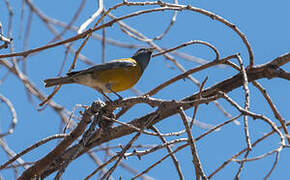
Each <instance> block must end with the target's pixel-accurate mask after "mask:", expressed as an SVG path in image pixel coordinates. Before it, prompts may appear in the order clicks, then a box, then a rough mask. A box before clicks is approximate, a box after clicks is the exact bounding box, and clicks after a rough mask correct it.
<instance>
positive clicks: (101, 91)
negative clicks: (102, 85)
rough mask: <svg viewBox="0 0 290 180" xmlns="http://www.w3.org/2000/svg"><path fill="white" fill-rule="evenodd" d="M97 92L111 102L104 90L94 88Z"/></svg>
mask: <svg viewBox="0 0 290 180" xmlns="http://www.w3.org/2000/svg"><path fill="white" fill-rule="evenodd" d="M96 90H97V91H98V92H100V93H101V94H102V95H103V96H104V97H105V99H106V100H108V101H110V102H113V101H112V100H111V99H110V98H109V96H107V95H106V94H105V93H104V91H103V90H102V89H96Z"/></svg>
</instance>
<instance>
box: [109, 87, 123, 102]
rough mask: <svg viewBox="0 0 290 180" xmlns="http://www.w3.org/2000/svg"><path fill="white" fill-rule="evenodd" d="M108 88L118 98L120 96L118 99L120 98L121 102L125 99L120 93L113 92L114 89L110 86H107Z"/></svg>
mask: <svg viewBox="0 0 290 180" xmlns="http://www.w3.org/2000/svg"><path fill="white" fill-rule="evenodd" d="M106 88H108V89H109V90H110V91H111V92H112V93H114V94H115V95H116V96H118V98H119V99H120V100H122V99H123V97H122V96H120V95H119V94H118V93H116V92H115V91H113V89H112V87H111V85H110V84H107V85H106Z"/></svg>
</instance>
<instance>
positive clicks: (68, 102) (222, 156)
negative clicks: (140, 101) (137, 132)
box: [0, 0, 290, 179]
mask: <svg viewBox="0 0 290 180" xmlns="http://www.w3.org/2000/svg"><path fill="white" fill-rule="evenodd" d="M10 3H11V5H12V9H13V12H14V16H13V24H12V27H13V31H12V34H13V39H14V40H13V43H14V48H15V51H16V52H19V51H22V50H23V39H24V32H25V27H26V24H27V18H28V15H29V12H28V7H26V10H25V14H24V21H23V24H22V27H23V30H22V33H20V27H21V25H20V24H21V23H20V21H21V11H20V8H21V1H19V2H14V1H10ZM34 4H35V5H36V6H37V7H38V8H39V9H40V10H41V11H42V12H43V13H44V14H46V15H47V16H49V17H51V18H55V19H58V20H61V21H65V22H69V21H70V20H71V18H72V16H73V14H74V12H75V11H76V8H78V6H79V4H80V1H69V0H63V1H57V0H50V1H35V2H34ZM112 4H115V3H113V2H106V4H105V7H106V8H108V7H110V5H112ZM180 4H190V5H192V6H195V7H199V8H203V9H205V10H208V11H211V12H213V13H216V14H217V15H219V16H222V17H223V18H225V19H227V20H228V21H230V22H232V23H234V24H235V25H236V26H237V27H238V28H239V29H240V30H241V31H242V32H243V33H244V34H245V35H246V37H247V39H248V41H249V42H250V44H251V47H252V49H253V52H254V62H255V65H258V64H264V63H266V62H268V61H270V60H272V59H274V58H275V57H278V56H280V55H282V54H284V53H287V52H289V42H290V36H289V29H290V23H289V16H290V12H289V10H288V9H289V6H290V2H289V1H279V2H277V1H263V2H261V1H250V0H245V1H225V0H222V1H209V0H202V1H181V2H180ZM142 8H145V9H146V8H151V7H141V8H139V7H138V8H137V7H122V8H120V9H118V10H116V11H113V13H114V15H116V16H122V15H125V14H127V13H129V12H134V11H136V10H141V9H142ZM96 9H97V3H96V2H95V1H87V3H86V4H85V7H84V10H83V11H82V12H81V15H80V16H79V18H78V19H77V21H76V22H75V24H74V25H75V26H80V25H81V24H82V23H83V22H84V21H85V20H86V19H87V18H88V17H90V16H91V15H92V14H93V13H94V12H95V11H96ZM0 12H1V13H0V21H1V23H2V26H3V31H4V35H7V27H8V12H7V9H6V5H5V3H4V2H3V1H1V2H0ZM172 14H173V12H172V11H165V12H161V13H160V12H159V13H152V14H146V15H142V16H139V17H134V18H132V19H129V20H126V21H125V22H126V23H127V24H128V25H130V26H132V27H134V28H135V29H137V30H140V31H142V33H144V34H145V35H146V36H148V37H155V36H157V35H159V34H160V33H162V32H163V30H164V29H165V28H166V27H167V25H168V24H169V21H170V18H171V16H172ZM32 18H33V19H32V20H33V21H32V26H31V31H30V35H29V39H28V47H27V49H31V48H35V47H38V46H42V45H45V44H47V43H48V42H50V41H51V40H52V39H53V38H54V35H53V34H52V33H51V32H49V31H48V30H47V27H46V26H45V25H44V24H43V22H42V21H41V20H40V19H39V17H37V15H35V14H34V15H33V17H32ZM108 20H109V19H108V18H107V19H106V21H108ZM56 29H57V30H58V31H59V32H60V31H62V28H60V27H58V26H56ZM96 33H97V34H101V33H102V32H101V31H100V32H96ZM73 35H75V33H74V32H71V31H69V32H68V33H67V34H65V36H64V37H65V38H68V37H71V36H73ZM106 35H107V37H109V38H112V39H115V40H118V41H121V42H123V43H128V44H138V45H141V46H147V44H145V43H141V42H139V41H137V40H134V39H132V38H131V37H128V36H127V35H125V34H124V33H123V32H122V31H121V30H120V28H119V26H118V25H117V24H115V25H113V26H112V27H109V28H107V29H106ZM190 40H203V41H207V42H210V43H211V44H213V45H214V46H215V47H216V48H217V49H218V50H219V51H220V53H221V57H225V56H229V55H232V54H235V53H241V55H242V58H243V60H244V61H245V64H246V65H247V64H248V61H249V60H248V54H247V51H246V48H245V45H244V44H243V43H242V41H241V39H240V38H239V37H238V36H237V34H235V33H234V32H233V31H232V30H231V29H229V28H228V27H226V26H225V25H223V24H222V23H220V22H217V21H213V20H212V19H210V18H208V17H206V16H204V15H201V14H198V13H193V12H188V11H183V12H179V13H178V16H177V20H176V23H175V24H174V26H173V28H172V29H171V30H170V31H169V33H168V34H167V35H166V36H165V37H164V39H162V40H161V41H156V43H157V44H158V45H159V46H160V47H163V48H171V47H174V46H177V45H180V44H181V43H184V42H187V41H190ZM81 42H82V40H80V41H77V42H75V43H74V45H73V47H74V48H75V49H77V48H78V47H79V45H80V43H81ZM135 51H136V49H126V48H120V47H116V46H112V45H110V44H107V45H106V50H105V59H106V60H111V59H118V58H124V57H130V56H131V55H132V54H133V53H134V52H135ZM179 51H180V52H184V53H188V54H189V55H192V56H195V57H199V58H202V59H204V60H207V61H211V60H213V59H214V57H215V55H214V53H212V51H211V50H210V49H209V48H207V47H205V46H201V45H192V46H188V47H185V48H183V49H180V50H179ZM101 52H102V51H101V42H100V41H96V40H90V41H89V42H88V44H87V45H86V47H85V48H84V50H83V51H82V54H84V55H85V56H87V57H88V58H89V59H91V60H92V61H93V62H94V63H101ZM0 53H1V54H4V53H8V50H3V49H2V50H0ZM64 57H65V48H63V47H60V46H59V47H56V48H52V49H48V50H45V51H42V52H40V53H37V54H34V55H31V56H28V58H27V73H28V76H29V78H30V79H31V81H32V82H33V83H34V84H35V85H36V86H37V87H38V88H39V89H40V90H41V91H42V92H44V93H45V94H47V95H48V94H49V93H51V92H52V89H45V88H44V87H43V80H44V79H46V78H50V77H54V76H56V75H57V73H58V71H59V69H60V67H61V64H62V62H63V59H64ZM72 59H73V55H72V54H69V55H68V59H67V62H66V64H65V67H64V72H66V71H67V70H68V68H69V66H70V64H71V62H72ZM177 60H178V61H179V63H181V64H182V65H183V66H184V67H185V68H186V69H190V68H193V67H196V66H198V65H199V64H198V63H195V62H189V61H186V60H183V59H181V58H178V57H177ZM235 63H237V62H235ZM20 67H22V66H21V63H20ZM85 67H87V65H86V64H84V63H83V62H81V61H77V64H76V70H78V69H82V68H85ZM169 67H171V68H169ZM282 68H283V69H284V70H287V71H290V65H289V64H287V65H284V66H283V67H282ZM6 72H7V70H6V69H5V68H3V67H0V78H1V77H3V76H4V75H5V73H6ZM235 73H236V72H235V71H234V70H232V69H230V68H227V67H214V68H210V69H207V70H205V71H202V72H198V73H196V74H194V75H193V76H194V77H195V78H196V79H198V80H199V81H200V82H201V81H203V80H204V79H205V77H206V76H208V78H209V79H208V81H207V83H206V85H205V87H210V86H212V85H214V84H215V83H217V82H220V81H221V80H223V79H225V78H228V77H231V76H232V75H234V74H235ZM178 74H180V71H179V70H178V69H177V68H176V67H174V65H173V64H172V63H171V62H169V61H168V60H166V59H165V58H164V57H161V56H158V57H156V58H153V59H152V60H151V62H150V64H149V67H148V68H147V69H146V71H145V72H144V74H143V77H142V78H141V80H140V81H139V82H138V83H137V84H136V86H135V87H136V88H137V89H138V90H140V91H141V92H147V91H149V90H151V89H152V88H154V87H156V86H157V85H159V84H160V83H162V82H164V81H166V80H168V79H170V78H172V77H174V76H176V75H178ZM259 82H260V83H261V84H262V85H263V86H264V87H265V88H266V89H267V92H268V93H269V95H270V96H271V98H272V100H273V101H274V102H275V104H276V106H277V108H278V110H279V112H280V113H281V115H282V116H283V117H284V118H285V120H286V121H289V117H290V111H289V90H290V85H289V82H288V81H286V80H282V79H271V80H267V79H262V80H259ZM196 91H198V87H196V86H195V85H194V84H192V83H191V82H190V81H189V80H185V81H178V82H177V83H175V84H173V85H171V86H169V87H167V88H165V89H164V90H162V91H160V93H158V94H156V95H155V96H154V97H156V98H162V99H176V100H178V99H181V98H183V97H186V96H189V95H190V94H192V93H194V92H196ZM0 93H1V94H2V95H4V96H5V97H7V98H8V99H10V101H11V102H12V103H13V105H14V107H15V109H16V111H17V115H18V120H19V122H18V124H17V126H16V129H15V132H14V133H13V134H11V135H9V136H7V137H6V138H5V140H6V141H7V143H8V145H9V146H10V148H11V149H13V150H14V151H15V152H19V151H21V150H23V149H24V148H26V147H28V146H30V145H31V144H33V143H35V142H36V141H39V140H40V139H42V138H45V137H47V136H50V135H53V134H56V133H59V129H60V118H59V116H58V115H57V114H56V113H55V112H54V111H53V110H52V109H51V108H46V109H45V110H43V111H40V112H39V111H37V109H38V107H37V104H39V103H40V101H39V99H37V98H35V97H33V103H30V102H29V101H28V97H27V94H26V91H25V89H24V86H23V84H22V83H21V82H20V81H19V80H18V79H17V78H16V77H15V76H14V75H12V74H11V75H9V76H8V77H7V79H6V80H5V81H4V82H3V83H2V84H0ZM120 94H121V95H122V96H123V97H131V96H134V93H132V91H130V90H127V91H124V92H121V93H120ZM229 96H231V97H232V98H233V99H234V100H236V101H237V102H238V103H240V105H242V106H243V103H244V96H243V90H242V88H239V89H236V90H234V91H233V92H230V93H229ZM111 97H112V98H115V97H114V96H111ZM250 97H251V110H252V111H253V112H256V113H259V114H264V115H266V116H267V117H269V118H270V119H271V120H273V121H274V122H275V123H277V124H279V122H278V121H277V120H276V119H275V117H274V116H273V114H272V112H271V110H270V108H269V106H268V105H267V104H266V101H265V99H264V98H263V97H262V95H261V94H260V93H259V92H258V91H257V90H256V89H255V88H254V87H253V86H252V85H250ZM98 98H102V96H101V95H100V94H98V93H97V92H96V91H94V90H92V89H90V88H87V87H83V86H79V85H67V86H63V87H62V88H61V90H60V91H59V92H58V93H57V94H56V95H55V96H54V97H53V100H54V101H55V102H57V103H60V104H61V105H63V106H64V107H66V108H67V109H68V110H73V108H74V106H75V105H76V104H83V105H90V104H91V103H92V102H93V101H94V100H96V99H98ZM219 102H220V103H221V104H222V105H223V106H224V107H225V108H227V109H228V111H229V112H230V113H231V114H232V115H236V114H237V111H236V110H235V109H234V108H232V107H231V106H229V104H228V103H227V102H225V101H223V100H220V101H219ZM79 110H80V109H79ZM153 110H154V109H152V108H150V107H148V106H146V105H138V106H137V107H136V108H134V109H132V110H130V111H129V112H128V113H127V114H126V115H125V116H124V117H122V118H121V119H120V120H121V121H125V122H128V121H131V120H133V118H136V117H141V116H142V115H144V114H147V113H149V112H152V111H153ZM8 112H9V111H8V110H7V108H6V106H5V105H4V104H3V103H1V104H0V127H1V130H2V131H5V130H6V129H7V127H8V126H9V121H10V116H9V115H8V114H7V113H8ZM186 113H187V115H189V116H191V115H192V109H191V110H188V111H186ZM7 119H8V120H7ZM197 119H198V120H200V121H202V122H204V123H208V124H213V125H216V124H219V123H221V122H223V121H225V120H227V118H226V117H225V116H223V114H222V113H221V112H220V111H218V110H217V108H216V107H215V105H213V104H209V105H201V106H200V108H199V109H198V113H197ZM239 121H240V122H242V119H239ZM156 126H157V127H158V128H160V130H161V131H162V132H163V133H165V132H172V131H178V130H181V129H182V128H183V124H182V121H181V119H180V118H179V117H178V116H173V117H170V118H168V119H166V120H164V121H162V122H160V123H158V124H157V125H156ZM249 127H250V134H251V137H252V140H253V141H254V140H256V139H258V138H259V137H261V136H263V134H265V133H267V132H269V131H270V130H271V129H270V127H269V126H268V125H266V124H265V123H264V122H262V121H260V120H253V119H251V118H249ZM205 131H206V130H204V129H202V128H200V127H194V128H193V136H194V137H197V136H199V135H200V134H201V133H203V132H205ZM131 137H132V135H130V136H127V137H123V138H121V139H117V140H114V141H112V142H110V145H116V144H123V145H126V144H127V142H128V141H129V140H130V138H131ZM182 137H183V136H182ZM172 139H173V138H168V140H172ZM56 143H57V141H53V142H50V143H48V144H46V145H43V146H41V147H39V148H38V150H35V151H33V152H30V153H28V154H27V155H25V156H24V157H23V159H24V160H25V161H28V162H31V161H34V160H37V159H39V158H41V157H43V155H45V154H46V153H47V152H48V151H50V150H51V149H52V148H53V147H54V146H55V145H56ZM160 143H161V142H160V140H159V139H157V138H152V137H149V136H146V135H142V136H141V137H140V139H139V140H138V141H137V142H136V143H135V144H136V145H137V144H160ZM278 143H279V138H278V136H276V135H274V136H271V137H269V138H268V139H267V140H266V141H264V142H263V143H261V144H260V145H258V146H257V147H255V148H254V149H253V152H252V153H251V154H250V156H249V157H255V156H257V155H260V154H263V153H265V152H268V151H270V150H272V149H274V148H275V147H278ZM196 145H197V149H198V153H199V157H200V159H201V163H202V164H203V168H204V170H205V173H206V174H207V175H208V174H210V173H211V172H213V170H215V169H216V168H217V167H218V165H220V164H221V163H222V162H224V161H225V160H227V159H228V158H229V157H231V156H232V155H234V154H235V153H237V152H238V151H240V150H241V149H243V148H244V147H246V143H245V138H244V132H243V126H237V125H235V124H233V123H232V124H229V125H227V126H225V127H223V128H222V129H221V130H220V131H217V132H215V133H213V134H211V135H209V136H208V137H206V138H204V139H202V140H200V141H198V142H197V143H196ZM104 146H106V144H105V145H104ZM117 151H118V150H117ZM166 153H167V151H166V150H161V151H158V152H157V153H153V154H150V155H147V156H144V157H143V158H142V161H139V160H138V159H137V158H136V157H131V158H129V159H128V160H124V161H123V162H125V163H127V164H128V165H130V166H133V167H134V168H135V169H137V170H138V171H142V170H144V169H145V168H146V167H147V166H148V164H152V163H153V162H154V161H156V159H160V158H161V157H163V156H164V155H166ZM289 155H290V152H289V150H288V149H287V148H285V149H283V151H282V152H281V155H280V159H279V162H278V165H277V167H276V169H275V170H274V172H273V173H272V175H271V177H270V179H285V176H286V175H287V172H288V169H289V163H288V161H287V160H288V157H289ZM98 156H99V158H100V159H103V157H104V156H105V155H104V153H98ZM176 156H177V158H178V159H179V161H180V163H181V168H182V171H183V173H184V176H185V177H186V179H193V177H194V175H193V174H194V172H193V166H192V162H191V160H192V158H191V152H190V148H189V147H188V148H186V149H184V150H182V151H180V152H179V153H177V154H176ZM6 160H7V156H6V155H5V153H4V152H3V150H2V149H1V150H0V163H1V164H2V163H3V162H5V161H6ZM273 161H274V156H268V157H266V158H264V159H261V160H259V161H255V162H249V163H247V164H246V165H245V168H244V171H243V172H242V174H241V176H240V177H241V179H262V178H263V177H264V175H265V174H266V172H268V171H269V170H270V168H271V167H272V164H273ZM95 168H96V165H95V164H94V162H93V161H92V160H91V159H89V157H88V156H87V155H84V156H82V157H80V158H79V159H77V160H76V161H74V162H73V163H71V164H70V165H69V167H68V169H67V170H66V173H65V175H64V178H63V179H82V178H84V177H86V175H87V174H89V173H90V172H92V171H93V170H94V169H95ZM238 168H239V166H238V164H237V163H231V164H230V165H228V166H227V167H226V168H225V169H223V170H222V171H221V172H220V173H218V174H217V175H216V176H214V178H213V179H233V177H234V175H235V174H236V172H237V170H238ZM22 171H23V169H21V172H22ZM0 174H1V176H3V178H4V179H11V178H13V177H14V176H13V172H12V171H10V170H3V171H0ZM113 175H114V177H115V178H116V179H117V178H118V177H119V176H122V177H123V178H124V179H128V178H130V177H132V176H131V174H130V173H128V172H127V171H126V170H124V169H123V168H117V170H116V171H115V173H114V174H113ZM148 175H150V176H151V177H153V178H156V179H177V178H178V176H177V173H176V170H175V168H174V165H173V163H172V160H171V159H167V160H166V161H164V162H163V163H162V164H160V165H159V166H158V167H156V168H155V169H153V170H152V171H150V172H149V173H148ZM53 177H54V175H52V176H50V177H49V178H48V179H53Z"/></svg>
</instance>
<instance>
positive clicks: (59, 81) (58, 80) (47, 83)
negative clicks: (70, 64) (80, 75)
mask: <svg viewBox="0 0 290 180" xmlns="http://www.w3.org/2000/svg"><path fill="white" fill-rule="evenodd" d="M70 83H74V80H73V79H72V78H71V77H58V78H51V79H45V80H44V86H45V87H51V86H56V85H61V84H70Z"/></svg>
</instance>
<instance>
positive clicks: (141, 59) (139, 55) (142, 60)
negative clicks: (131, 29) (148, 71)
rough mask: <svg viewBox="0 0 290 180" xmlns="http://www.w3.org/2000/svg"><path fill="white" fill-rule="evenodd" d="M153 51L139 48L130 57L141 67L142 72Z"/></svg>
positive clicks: (152, 49)
mask: <svg viewBox="0 0 290 180" xmlns="http://www.w3.org/2000/svg"><path fill="white" fill-rule="evenodd" d="M153 51H154V48H141V49H139V50H138V51H137V52H136V53H135V54H134V55H133V56H132V58H133V59H134V60H136V61H137V62H138V63H139V65H140V66H141V69H142V72H143V71H144V70H145V68H146V67H147V65H148V63H149V61H150V58H151V55H152V53H153Z"/></svg>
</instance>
